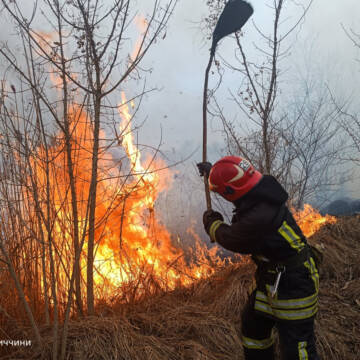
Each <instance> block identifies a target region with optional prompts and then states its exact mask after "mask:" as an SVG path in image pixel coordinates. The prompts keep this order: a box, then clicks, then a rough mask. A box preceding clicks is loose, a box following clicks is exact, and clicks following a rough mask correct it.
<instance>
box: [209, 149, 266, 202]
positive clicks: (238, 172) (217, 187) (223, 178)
mask: <svg viewBox="0 0 360 360" xmlns="http://www.w3.org/2000/svg"><path fill="white" fill-rule="evenodd" d="M261 178H262V174H261V173H260V172H259V171H256V170H255V169H254V167H253V166H252V165H251V164H250V162H249V161H248V160H246V159H243V158H241V157H239V156H225V157H223V158H222V159H220V160H219V161H218V162H216V163H215V164H214V165H213V167H212V168H211V171H210V174H209V187H210V190H211V191H215V192H217V193H218V194H220V195H221V196H222V197H223V198H225V199H226V200H228V201H235V200H237V199H239V198H241V197H242V196H244V195H245V194H246V193H248V192H249V191H250V190H251V189H252V188H253V187H254V186H255V185H256V184H257V183H258V182H259V181H260V180H261Z"/></svg>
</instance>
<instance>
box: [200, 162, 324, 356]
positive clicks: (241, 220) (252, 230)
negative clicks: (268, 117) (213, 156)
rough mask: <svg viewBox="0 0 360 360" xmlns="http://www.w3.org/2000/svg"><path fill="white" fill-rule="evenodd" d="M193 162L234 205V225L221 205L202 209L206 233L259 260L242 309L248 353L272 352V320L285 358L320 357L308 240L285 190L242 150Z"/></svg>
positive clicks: (316, 278)
mask: <svg viewBox="0 0 360 360" xmlns="http://www.w3.org/2000/svg"><path fill="white" fill-rule="evenodd" d="M198 168H199V170H200V175H206V176H207V177H208V181H209V187H210V190H211V191H214V192H216V193H218V194H220V195H221V196H222V197H223V198H225V199H226V200H228V201H230V202H232V203H233V204H234V206H235V209H234V216H233V219H232V224H231V225H228V224H226V223H225V222H224V219H223V216H222V215H221V214H220V213H219V212H216V211H213V210H207V211H205V213H204V216H203V222H204V227H205V230H206V232H207V234H208V235H209V236H210V238H211V241H213V242H217V243H218V244H220V245H221V246H222V247H224V248H225V249H228V250H231V251H233V252H236V253H241V254H251V255H252V258H253V260H254V261H255V263H256V265H257V270H256V273H255V280H256V287H255V290H254V291H253V292H252V293H251V295H250V296H249V300H248V303H247V304H246V306H245V309H244V311H243V314H242V342H243V347H244V354H245V359H247V360H270V359H275V357H274V340H273V336H272V330H273V328H274V327H276V328H277V330H278V333H279V339H280V347H281V353H282V356H283V359H285V360H305V359H306V360H319V357H318V355H317V353H316V347H315V335H314V317H315V314H316V313H317V310H318V292H319V274H318V270H317V266H316V263H315V260H314V256H313V254H312V252H311V248H310V247H309V245H308V244H307V241H306V238H305V236H304V235H303V233H302V231H301V230H300V228H299V227H298V225H297V224H296V221H295V220H294V218H293V216H292V214H291V212H290V211H289V209H288V208H287V206H286V201H287V199H288V194H287V192H286V191H285V190H284V188H283V187H282V186H281V185H280V184H279V182H278V181H277V180H276V179H275V178H274V177H272V176H269V175H262V174H261V173H260V172H258V171H257V170H255V169H254V167H253V166H252V165H251V164H250V162H249V161H247V160H246V159H243V158H241V157H237V156H226V157H224V158H222V159H220V160H219V161H218V162H216V163H215V164H214V165H213V166H212V165H211V164H210V163H200V164H198Z"/></svg>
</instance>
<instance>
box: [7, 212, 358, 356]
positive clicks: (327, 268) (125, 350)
mask: <svg viewBox="0 0 360 360" xmlns="http://www.w3.org/2000/svg"><path fill="white" fill-rule="evenodd" d="M309 241H310V242H311V243H318V244H322V245H323V246H324V247H325V258H324V264H323V266H322V269H321V285H320V286H321V292H320V312H319V314H318V316H317V323H316V332H317V339H318V349H319V352H320V354H321V357H322V359H323V360H357V359H359V358H360V355H359V354H360V263H359V259H360V257H359V255H360V217H359V216H354V217H349V218H342V219H339V220H338V222H337V223H336V224H334V225H327V226H325V227H323V228H322V229H321V230H320V231H319V232H318V233H317V234H316V235H315V236H313V237H312V238H311V239H310V240H309ZM254 269H255V267H254V265H253V264H252V263H251V262H250V261H249V260H245V261H244V262H243V263H242V264H236V265H231V266H228V267H226V268H224V269H223V270H221V271H220V272H218V273H217V274H216V275H214V276H212V277H211V278H210V279H208V280H206V281H199V282H197V283H195V284H193V285H192V286H191V287H189V288H186V289H185V288H180V289H176V290H175V291H173V292H170V293H160V294H158V295H157V296H154V297H151V298H147V299H145V300H143V301H142V302H140V303H138V304H134V305H131V306H130V305H127V306H124V305H113V306H111V307H110V306H106V305H102V306H99V307H98V316H97V317H87V318H85V319H80V320H76V321H75V320H73V321H72V322H71V324H70V332H69V339H68V348H67V354H68V357H67V358H68V359H86V360H93V359H94V360H100V359H107V360H114V359H121V360H147V359H149V360H200V359H201V360H219V359H222V360H230V359H231V360H240V359H243V355H242V347H241V342H240V314H241V310H242V307H243V305H244V304H245V301H246V298H247V288H248V287H249V285H250V283H251V281H252V279H251V274H252V273H253V272H254ZM22 335H23V336H22V337H23V338H27V337H26V334H22ZM28 336H29V335H28ZM42 337H43V339H44V344H45V345H44V348H43V349H41V351H39V350H36V349H33V348H23V349H19V351H18V352H17V353H12V354H11V355H8V356H4V357H3V359H38V358H41V359H49V358H50V354H51V346H52V337H51V331H50V329H49V328H42Z"/></svg>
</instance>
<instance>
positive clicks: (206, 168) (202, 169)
mask: <svg viewBox="0 0 360 360" xmlns="http://www.w3.org/2000/svg"><path fill="white" fill-rule="evenodd" d="M196 166H197V167H198V169H199V173H200V176H204V175H206V177H207V178H208V177H209V174H210V170H211V168H212V165H211V163H209V162H207V161H206V162H201V163H198V164H196Z"/></svg>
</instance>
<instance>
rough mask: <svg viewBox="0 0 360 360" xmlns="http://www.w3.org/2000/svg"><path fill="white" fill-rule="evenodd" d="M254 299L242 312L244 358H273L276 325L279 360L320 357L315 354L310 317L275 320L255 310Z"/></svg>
mask: <svg viewBox="0 0 360 360" xmlns="http://www.w3.org/2000/svg"><path fill="white" fill-rule="evenodd" d="M253 304H254V299H253V296H251V297H250V301H249V302H248V304H247V306H246V307H245V309H244V312H243V318H242V334H243V338H242V340H243V346H244V354H245V359H246V360H274V359H275V355H274V340H273V337H272V330H273V328H274V327H276V328H277V330H278V333H279V339H280V347H281V353H282V359H283V360H320V358H319V356H318V355H317V353H316V347H315V335H314V317H312V318H309V319H306V320H302V321H291V320H290V321H276V320H275V319H272V318H267V317H266V316H262V315H261V314H259V313H258V312H256V311H255V310H254V308H253Z"/></svg>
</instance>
